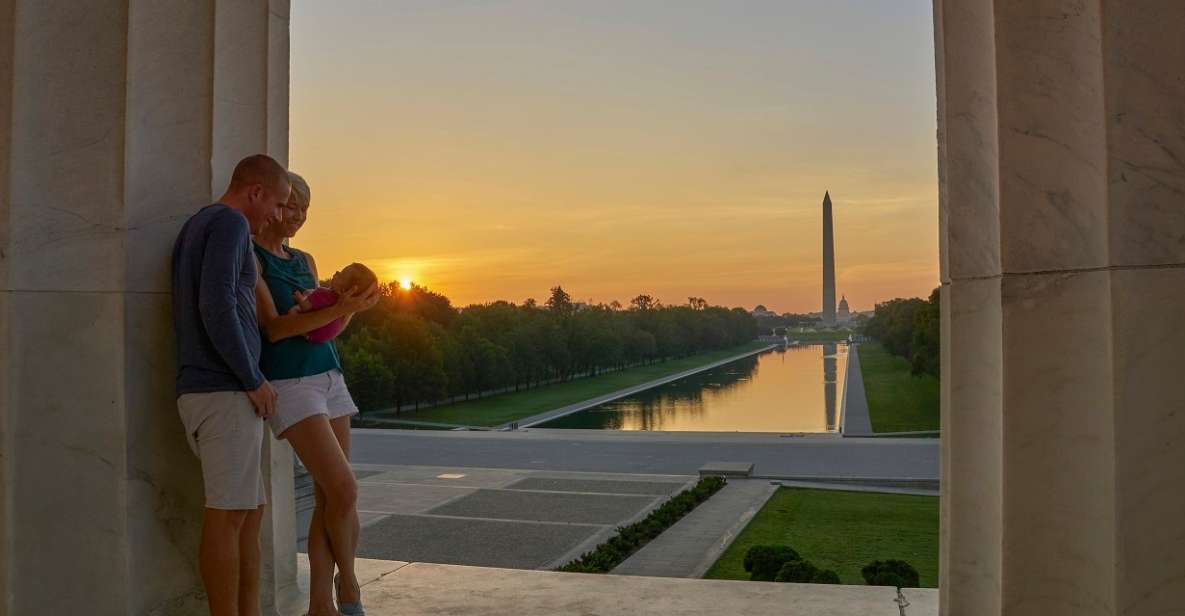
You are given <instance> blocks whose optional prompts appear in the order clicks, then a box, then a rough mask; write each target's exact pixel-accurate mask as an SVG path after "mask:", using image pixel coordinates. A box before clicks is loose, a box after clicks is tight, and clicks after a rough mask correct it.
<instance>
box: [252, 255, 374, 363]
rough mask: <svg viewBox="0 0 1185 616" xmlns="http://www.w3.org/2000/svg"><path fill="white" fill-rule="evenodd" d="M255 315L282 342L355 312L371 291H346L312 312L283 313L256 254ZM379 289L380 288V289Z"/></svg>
mask: <svg viewBox="0 0 1185 616" xmlns="http://www.w3.org/2000/svg"><path fill="white" fill-rule="evenodd" d="M255 267H256V268H257V269H256V272H257V274H256V276H255V316H256V318H257V319H259V327H260V328H261V329H262V330H263V333H264V335H265V336H267V339H268V341H270V342H279V341H280V340H283V339H285V338H291V337H292V336H302V335H304V334H307V333H309V332H311V331H313V330H315V329H319V328H321V327H324V326H326V325H328V324H330V323H332V322H334V321H336V320H337V319H339V318H341V317H344V316H346V315H348V314H351V313H352V311H353V310H356V309H357V306H356V304H358V302H359V301H360V300H363V301H365V298H366V297H367V294H365V293H360V294H353V295H345V296H343V297H342V298H341V299H339V300H338V302H337V304H335V305H333V306H328V307H325V308H322V309H321V310H314V311H312V312H292V313H289V314H280V313H279V312H278V311H277V310H276V302H275V300H274V299H273V298H272V292H271V290H270V289H268V288H267V282H265V281H264V280H263V275H262V272H263V266H262V264H260V262H259V257H255ZM376 293H377V291H376Z"/></svg>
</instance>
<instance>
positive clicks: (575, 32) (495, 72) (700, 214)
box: [290, 0, 939, 314]
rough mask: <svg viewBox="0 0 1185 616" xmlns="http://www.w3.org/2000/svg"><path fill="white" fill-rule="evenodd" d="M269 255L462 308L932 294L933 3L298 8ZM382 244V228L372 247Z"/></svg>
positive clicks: (749, 304) (863, 302) (865, 302)
mask: <svg viewBox="0 0 1185 616" xmlns="http://www.w3.org/2000/svg"><path fill="white" fill-rule="evenodd" d="M292 28H293V35H292V56H293V60H292V92H291V108H292V120H291V132H292V147H291V156H290V158H291V161H292V168H293V170H294V171H296V172H298V173H300V174H302V175H304V176H305V177H306V178H307V179H308V180H309V183H310V184H311V186H312V193H313V203H312V208H311V209H310V211H309V223H308V224H307V225H306V227H305V229H304V230H302V232H301V234H300V235H299V236H298V237H296V238H295V239H294V240H293V244H294V245H295V246H298V247H301V248H303V249H305V250H308V251H309V252H311V253H312V254H314V255H315V256H316V257H317V260H318V263H319V265H320V266H321V268H322V269H323V271H325V272H332V271H333V270H334V269H336V268H338V267H341V266H344V265H345V264H347V263H349V262H352V261H360V262H363V263H366V264H367V265H369V266H370V267H371V268H372V269H374V270H375V271H376V273H378V274H379V276H380V278H382V279H384V280H397V281H401V282H403V283H404V284H407V283H412V282H414V283H415V284H418V285H421V286H423V287H425V288H427V289H430V290H432V291H434V292H437V293H441V294H443V295H445V296H447V297H449V298H450V300H452V301H453V303H454V305H457V306H464V305H469V304H475V303H489V302H493V301H500V300H501V301H509V302H513V303H516V304H517V303H522V302H523V301H524V300H525V299H527V298H528V297H533V298H535V299H536V300H541V299H542V298H545V297H546V295H547V291H548V290H549V289H550V288H551V287H553V286H556V285H557V284H558V285H561V286H563V287H564V288H565V290H567V291H568V292H569V293H570V294H571V295H572V297H573V298H574V300H578V301H589V300H591V301H592V302H593V303H606V304H607V303H611V302H612V301H614V300H616V301H619V302H622V303H623V304H627V303H628V301H629V298H631V297H634V296H636V295H639V294H648V295H652V296H654V297H656V298H658V299H660V300H662V301H663V302H664V303H667V304H682V303H685V302H686V298H687V297H689V296H697V297H703V298H705V299H707V300H708V301H709V302H710V303H712V304H714V305H723V306H730V307H733V306H736V307H743V308H745V309H746V310H751V309H752V308H754V307H755V306H756V305H758V304H761V305H764V306H766V307H767V308H769V309H770V310H773V311H775V312H778V313H787V312H790V313H799V314H801V313H810V312H817V311H819V310H820V305H821V296H822V256H821V251H822V239H821V226H822V216H821V211H822V210H821V203H822V199H823V195H824V193H825V192H828V191H829V192H830V194H831V197H832V202H833V204H834V217H835V236H836V273H837V296H840V295H843V296H846V297H847V299H848V302H849V304H850V306H851V309H852V310H853V311H867V310H871V309H872V308H873V306H874V305H875V304H876V303H878V302H882V301H886V300H888V299H892V298H894V297H923V298H924V297H928V296H929V294H930V292H931V291H932V290H933V288H934V287H936V286H938V284H939V279H938V220H937V218H938V216H937V207H938V206H937V198H938V195H937V160H936V157H935V153H934V152H935V131H936V119H935V118H936V113H935V86H934V65H933V44H934V43H933V33H932V29H931V28H932V19H931V5H930V3H929V2H927V1H924V0H911V1H909V2H905V3H900V4H899V5H897V4H895V5H894V6H892V7H885V6H882V5H878V4H877V3H872V2H860V1H857V0H849V1H845V2H837V3H828V5H827V6H818V5H817V3H810V2H771V1H762V2H752V3H745V4H744V5H742V6H733V5H727V4H724V3H718V2H707V1H699V2H689V3H687V4H686V5H683V6H681V7H680V10H679V11H670V10H664V9H663V7H662V6H661V3H656V2H642V3H638V2H629V3H625V2H620V1H619V2H606V3H599V4H597V5H595V6H589V5H587V4H586V3H573V2H541V1H538V0H530V1H527V0H515V1H510V2H504V3H498V4H497V5H485V4H479V3H471V2H439V1H433V2H426V1H415V2H413V1H401V2H398V3H392V4H373V3H363V2H342V3H335V4H334V5H333V6H332V7H326V6H323V5H320V4H314V3H296V4H294V6H293V12H292ZM376 229H381V231H376Z"/></svg>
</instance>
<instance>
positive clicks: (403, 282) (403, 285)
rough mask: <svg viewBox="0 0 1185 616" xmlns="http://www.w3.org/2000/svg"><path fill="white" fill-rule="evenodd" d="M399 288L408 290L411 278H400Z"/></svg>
mask: <svg viewBox="0 0 1185 616" xmlns="http://www.w3.org/2000/svg"><path fill="white" fill-rule="evenodd" d="M399 288H401V289H403V290H405V291H406V290H408V289H410V288H411V278H407V277H406V276H405V277H403V278H400V279H399Z"/></svg>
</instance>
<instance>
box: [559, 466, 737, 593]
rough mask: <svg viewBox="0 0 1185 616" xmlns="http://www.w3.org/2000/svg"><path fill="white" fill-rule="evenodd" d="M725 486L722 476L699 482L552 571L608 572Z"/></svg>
mask: <svg viewBox="0 0 1185 616" xmlns="http://www.w3.org/2000/svg"><path fill="white" fill-rule="evenodd" d="M726 483H727V481H725V479H724V478H723V477H717V476H710V477H704V478H703V479H700V480H699V482H698V483H696V484H695V486H693V487H691V488H688V489H686V490H683V491H682V492H680V493H678V494H676V495H675V496H672V497H671V499H670V500H668V501H667V502H665V503H663V504H662V505H659V507H658V508H657V509H655V510H654V511H651V512H650V515H648V516H646V517H645V518H643V519H642V520H641V521H639V522H634V523H633V524H630V525H629V526H619V527H617V534H616V535H614V536H613V537H612V538H610V539H609V540H608V541H606V542H605V543H602V544H601V545H598V546H597V547H595V548H593V550H592V551H590V552H585V553H584V554H582V555H581V556H580V558H577V559H576V560H574V561H572V562H570V563H568V564H566V565H564V566H562V567H560V568H558V569H556V571H570V572H575V573H609V571H611V570H612V569H613V568H614V567H616V566H617V565H620V564H621V563H622V562H623V561H625V559H627V558H629V557H630V556H631V555H632V554H633V553H634V552H637V551H638V550H640V549H642V546H644V545H646V544H647V543H650V542H651V541H652V540H653V539H654V538H655V537H657V536H659V535H660V534H662V532H663V531H664V530H666V529H668V528H670V527H671V526H672V525H673V524H674V523H675V522H678V521H679V519H680V518H682V517H683V516H685V515H687V514H688V513H691V510H693V509H695V508H696V507H698V506H699V504H700V503H702V502H704V501H706V500H708V498H709V497H710V496H712V495H713V494H715V493H716V492H718V491H720V489H721V488H723V487H724V485H725V484H726Z"/></svg>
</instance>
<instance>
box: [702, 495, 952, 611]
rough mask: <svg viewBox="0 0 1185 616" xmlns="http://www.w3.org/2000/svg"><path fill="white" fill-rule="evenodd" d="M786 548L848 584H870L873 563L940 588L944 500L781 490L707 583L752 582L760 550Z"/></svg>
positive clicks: (722, 558)
mask: <svg viewBox="0 0 1185 616" xmlns="http://www.w3.org/2000/svg"><path fill="white" fill-rule="evenodd" d="M762 544H766V545H788V546H790V547H791V548H794V549H795V550H796V551H797V552H798V553H799V555H800V556H802V557H803V558H804V559H806V560H809V561H811V562H812V563H814V564H815V566H816V567H819V568H820V569H831V570H833V571H835V572H836V573H837V574H839V579H840V581H841V582H843V583H844V584H860V585H862V584H864V578H863V577H862V576H861V575H860V569H862V568H863V567H864V566H865V565H867V564H868V563H870V562H872V561H874V560H888V559H897V560H904V561H905V562H908V563H909V564H911V565H913V567H914V568H915V569H917V570H918V575H919V577H920V580H921V583H922V586H923V587H926V588H937V587H938V497H936V496H906V495H902V494H873V493H868V492H837V491H831V490H810V489H801V488H780V489H779V490H778V491H777V492H775V493H774V495H773V497H772V498H770V500H769V502H768V503H766V504H765V507H763V508H762V509H761V511H759V512H757V515H756V516H754V517H753V520H752V521H750V522H749V525H748V526H746V527H745V530H744V531H743V532H741V534H740V536H739V537H737V539H736V541H734V542H733V544H732V545H731V546H730V547H729V548H728V550H727V551H726V552H725V553H724V555H723V556H721V557H720V559H719V560H717V561H716V564H714V565H712V568H711V569H709V570H708V573H707V575H705V576H704V577H706V578H711V579H718V580H747V579H749V574H748V573H746V572H745V568H744V566H743V564H742V563H743V561H744V558H745V552H747V551H748V550H749V548H750V547H751V546H754V545H762Z"/></svg>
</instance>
